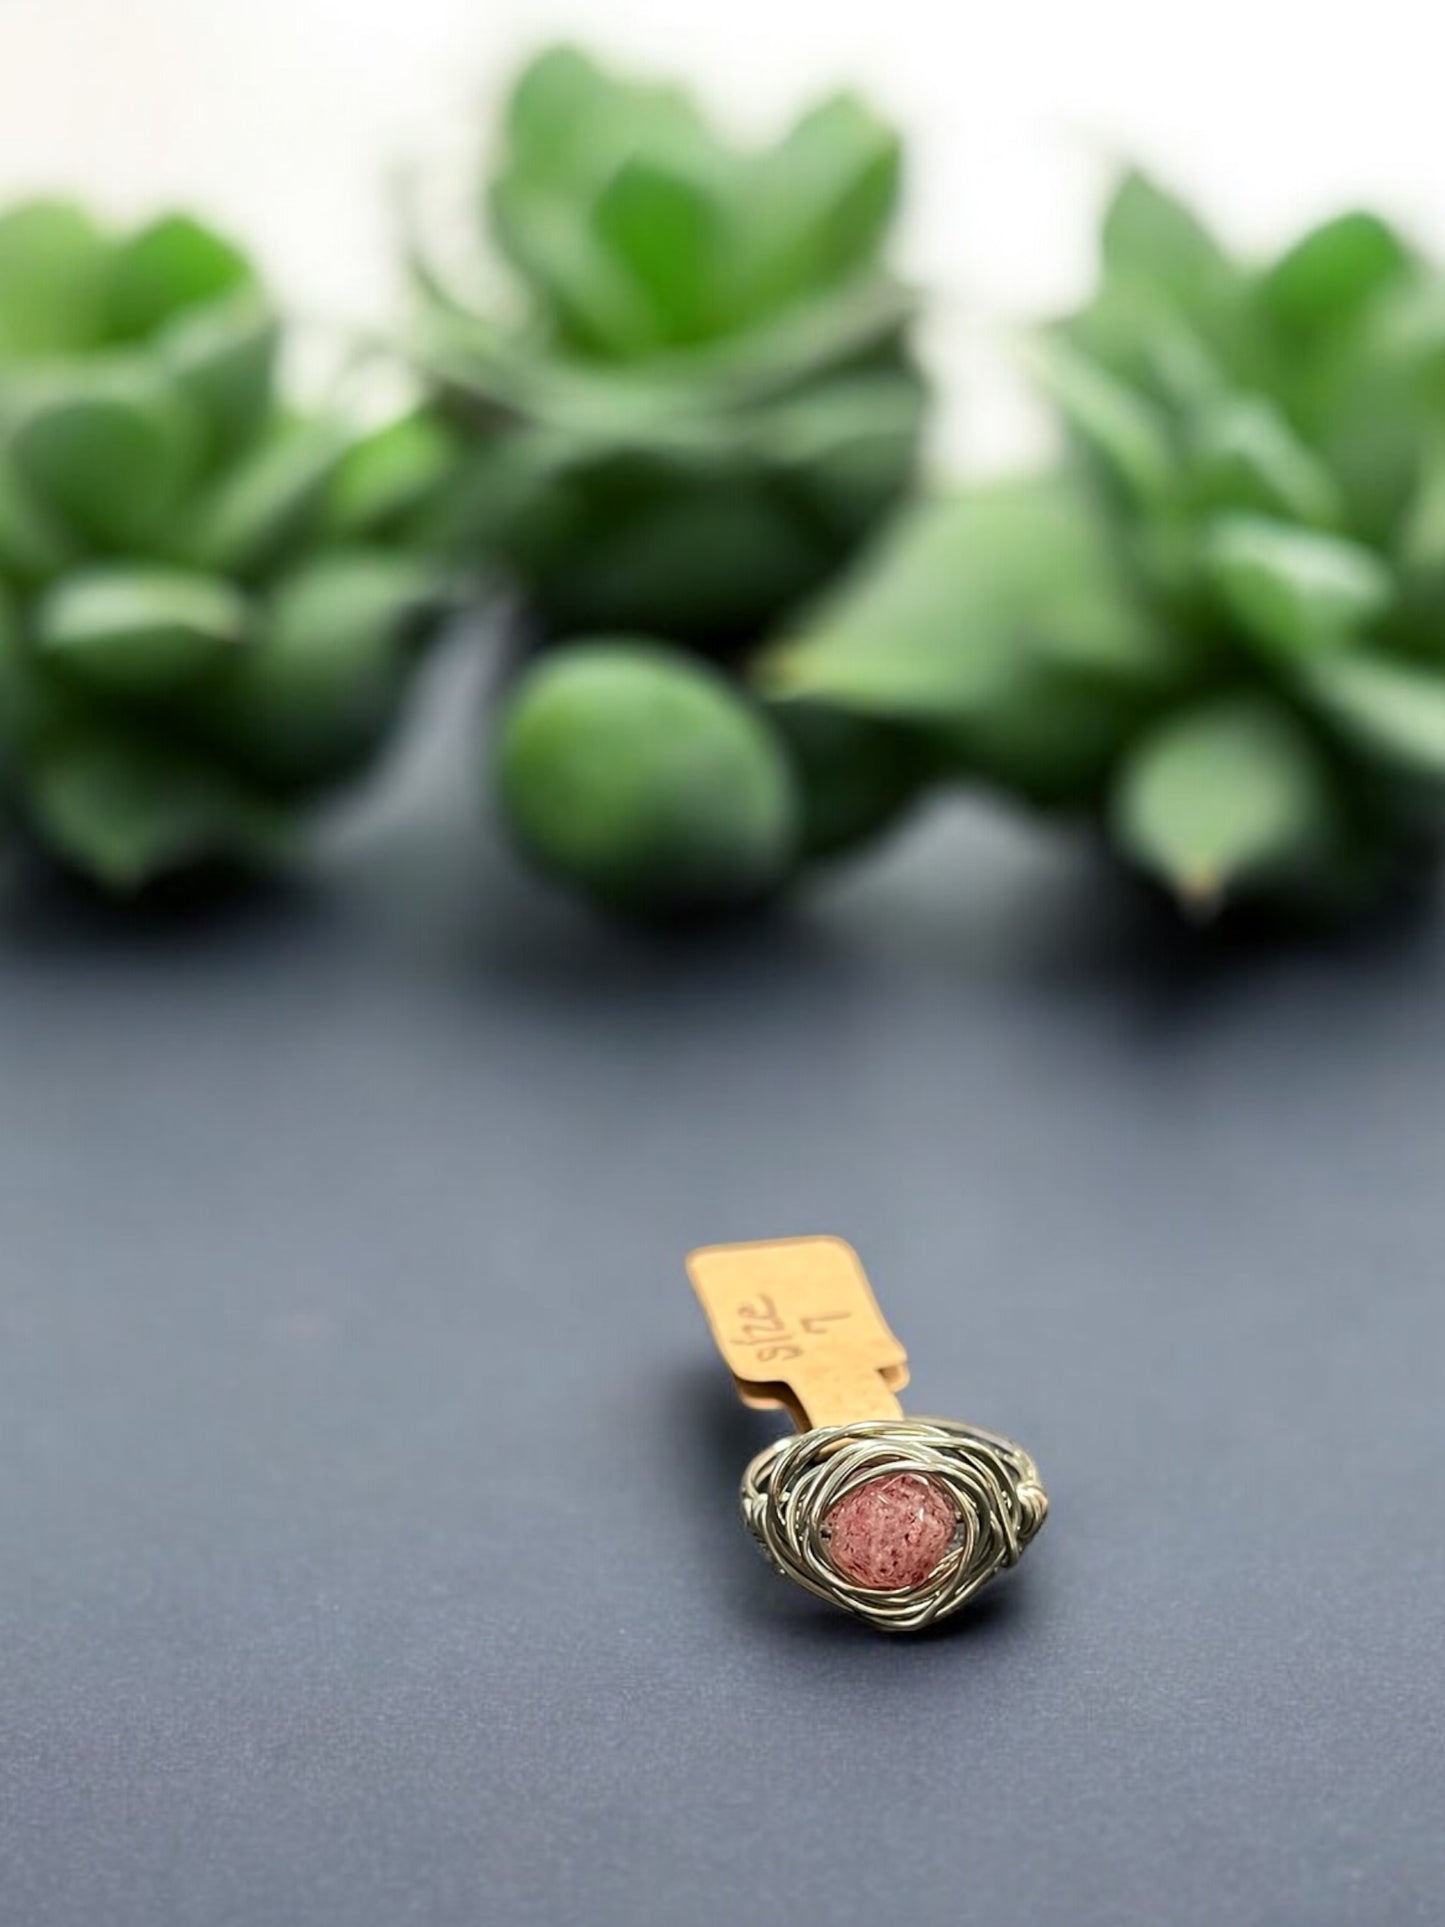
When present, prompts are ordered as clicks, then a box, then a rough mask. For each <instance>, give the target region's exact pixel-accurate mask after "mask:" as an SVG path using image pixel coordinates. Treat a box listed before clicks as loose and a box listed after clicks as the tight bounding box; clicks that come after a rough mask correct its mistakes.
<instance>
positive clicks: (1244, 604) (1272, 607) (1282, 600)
mask: <svg viewBox="0 0 1445 1927" xmlns="http://www.w3.org/2000/svg"><path fill="white" fill-rule="evenodd" d="M1202 544H1203V548H1202V553H1203V557H1204V564H1205V568H1206V571H1207V573H1208V576H1209V579H1210V581H1211V582H1212V583H1213V585H1214V587H1215V589H1216V590H1217V591H1218V593H1219V596H1220V598H1221V600H1222V602H1223V604H1224V606H1225V608H1226V609H1227V610H1228V611H1229V613H1230V614H1231V615H1232V616H1234V617H1235V618H1236V619H1237V620H1238V622H1239V624H1240V627H1241V633H1242V634H1244V635H1245V636H1247V637H1248V638H1249V640H1250V641H1251V642H1252V643H1256V644H1258V645H1259V646H1260V647H1261V648H1263V649H1264V650H1266V651H1268V652H1269V653H1270V654H1272V655H1278V656H1279V657H1281V658H1282V659H1284V660H1286V661H1289V660H1292V659H1299V658H1304V657H1309V656H1314V655H1317V654H1319V653H1320V652H1321V651H1323V650H1328V649H1337V648H1340V647H1342V646H1343V645H1345V644H1346V643H1350V642H1353V641H1355V640H1356V639H1357V638H1358V637H1359V636H1360V635H1361V634H1362V633H1363V632H1364V631H1365V630H1366V629H1367V628H1368V627H1369V626H1370V624H1371V623H1372V622H1374V621H1376V620H1377V619H1378V618H1379V617H1380V616H1382V615H1383V614H1384V612H1385V611H1386V610H1387V609H1388V608H1389V606H1390V603H1391V600H1392V597H1393V594H1394V585H1393V582H1392V580H1391V576H1390V571H1389V569H1388V568H1387V567H1386V565H1385V563H1384V562H1383V561H1382V560H1381V558H1380V557H1379V556H1377V555H1376V554H1374V552H1373V551H1372V550H1370V549H1368V548H1366V547H1364V545H1363V544H1362V543H1358V542H1350V541H1347V540H1345V538H1344V537H1342V536H1335V535H1321V534H1319V533H1318V532H1317V531H1315V530H1313V529H1301V528H1292V527H1290V526H1289V525H1288V524H1286V523H1283V522H1274V521H1269V520H1267V519H1266V518H1265V517H1263V516H1258V515H1228V516H1220V517H1218V518H1217V519H1215V520H1214V521H1212V522H1210V523H1208V524H1207V525H1206V527H1205V528H1204V530H1203V533H1202Z"/></svg>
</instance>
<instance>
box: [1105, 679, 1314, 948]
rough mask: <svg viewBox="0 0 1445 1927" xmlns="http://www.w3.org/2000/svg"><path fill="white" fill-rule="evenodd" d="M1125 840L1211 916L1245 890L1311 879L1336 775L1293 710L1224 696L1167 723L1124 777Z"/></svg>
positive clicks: (1118, 822)
mask: <svg viewBox="0 0 1445 1927" xmlns="http://www.w3.org/2000/svg"><path fill="white" fill-rule="evenodd" d="M1112 819H1113V826H1114V833H1115V835H1116V836H1117V837H1118V839H1119V841H1120V843H1121V844H1122V845H1123V847H1124V849H1125V850H1126V851H1127V852H1128V854H1129V855H1130V856H1131V857H1132V858H1133V860H1134V861H1135V862H1136V863H1138V864H1139V865H1140V866H1141V867H1142V868H1143V869H1145V870H1147V871H1149V872H1150V873H1151V874H1152V875H1154V876H1157V877H1158V878H1160V879H1161V880H1162V881H1163V882H1165V883H1166V884H1168V885H1169V887H1170V888H1171V889H1172V890H1173V891H1174V892H1175V894H1176V895H1177V896H1178V897H1180V898H1181V899H1182V900H1183V901H1184V902H1185V903H1187V904H1189V905H1190V906H1191V907H1192V908H1194V909H1196V910H1198V911H1200V912H1206V913H1207V912H1208V911H1211V910H1213V909H1215V908H1216V907H1217V906H1218V904H1219V903H1220V902H1221V900H1222V899H1223V898H1224V897H1225V896H1226V895H1228V894H1230V893H1232V892H1234V891H1235V890H1237V889H1239V888H1242V887H1247V886H1249V885H1252V884H1257V883H1262V882H1267V881H1272V880H1275V879H1278V878H1281V877H1285V876H1289V875H1292V874H1298V873H1302V872H1306V871H1308V870H1309V869H1311V868H1312V867H1313V866H1314V865H1315V864H1316V863H1317V862H1318V861H1319V860H1320V859H1321V858H1322V856H1323V854H1324V852H1325V851H1326V850H1327V848H1328V845H1329V842H1330V840H1331V837H1332V835H1333V830H1334V809H1333V804H1332V801H1331V797H1330V789H1329V778H1328V772H1327V770H1326V768H1325V766H1324V764H1323V763H1322V761H1321V759H1320V757H1319V754H1318V752H1317V751H1316V749H1315V748H1314V746H1313V744H1312V743H1311V742H1310V739H1309V737H1308V735H1307V734H1306V732H1305V731H1304V730H1303V729H1302V728H1301V726H1300V724H1299V723H1298V722H1297V721H1296V720H1295V718H1294V717H1293V716H1291V715H1290V713H1289V712H1288V710H1286V709H1284V708H1282V707H1281V706H1279V705H1278V704H1276V703H1273V702H1271V701H1269V700H1268V699H1266V698H1263V697H1255V696H1238V697H1226V698H1216V699H1213V700H1211V701H1209V702H1207V703H1204V704H1201V705H1199V706H1198V707H1196V708H1193V709H1187V710H1184V711H1183V712H1181V713H1178V714H1176V715H1173V716H1171V717H1170V718H1168V720H1167V721H1165V722H1162V723H1160V724H1158V725H1157V726H1156V727H1155V728H1154V730H1152V731H1151V732H1150V733H1149V734H1148V735H1146V736H1145V737H1144V739H1143V740H1142V742H1140V743H1139V745H1138V746H1137V748H1136V749H1135V750H1134V751H1133V753H1132V754H1131V755H1130V757H1129V759H1128V761H1127V762H1126V763H1125V765H1124V767H1123V769H1122V770H1121V771H1120V774H1119V777H1118V781H1117V784H1116V787H1115V793H1114V799H1113V807H1112Z"/></svg>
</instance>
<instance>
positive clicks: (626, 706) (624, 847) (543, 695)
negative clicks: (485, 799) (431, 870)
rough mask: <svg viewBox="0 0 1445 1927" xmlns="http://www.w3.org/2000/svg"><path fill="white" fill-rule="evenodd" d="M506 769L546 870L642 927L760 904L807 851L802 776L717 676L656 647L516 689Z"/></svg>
mask: <svg viewBox="0 0 1445 1927" xmlns="http://www.w3.org/2000/svg"><path fill="white" fill-rule="evenodd" d="M496 767H497V773H498V783H499V787H500V793H501V798H502V802H503V807H504V809H505V811H506V814H507V818H508V821H509V824H510V826H511V829H512V831H513V834H514V835H515V836H516V838H517V840H518V842H519V843H520V844H521V846H522V847H523V849H525V850H526V852H527V853H528V855H529V856H530V857H531V858H532V859H533V861H534V862H535V863H537V865H538V866H539V867H540V868H541V869H543V870H545V871H547V872H548V873H549V874H551V875H553V876H555V877H557V878H558V879H559V880H560V881H563V882H566V883H570V884H571V885H573V886H574V887H575V888H578V889H580V890H583V891H585V892H587V893H588V894H589V895H591V896H593V897H595V898H597V899H599V900H600V901H602V902H604V903H607V904H609V905H611V906H613V907H616V908H621V909H625V910H629V911H633V912H637V913H642V914H662V915H665V914H669V913H673V912H688V911H698V910H710V909H720V908H724V907H726V906H728V905H731V904H737V903H747V902H752V901H755V900H756V899H757V898H759V897H761V896H763V895H765V894H766V893H767V892H768V891H769V890H771V889H773V888H775V887H776V886H777V885H778V884H780V883H781V882H782V881H783V880H784V878H785V877H786V876H787V874H788V872H789V870H790V869H791V866H792V863H793V860H794V857H795V854H796V848H797V833H798V825H797V809H796V797H795V793H794V783H793V776H792V771H791V769H790V767H789V763H788V759H787V756H786V754H785V752H784V749H783V745H782V744H781V742H780V741H779V740H778V737H777V735H776V733H775V732H774V730H773V729H772V728H771V727H770V725H769V723H768V721H767V719H766V718H765V717H763V716H762V715H760V714H759V713H758V711H757V709H756V708H755V707H754V706H753V705H752V704H751V703H749V702H748V701H746V699H745V698H744V697H743V696H742V695H741V694H740V693H739V692H738V691H737V690H736V688H735V687H734V686H733V685H732V684H731V683H730V682H729V681H728V680H727V679H726V678H725V677H724V676H722V675H721V674H720V673H719V672H718V671H717V670H715V669H713V668H711V667H709V666H707V665H705V664H703V663H700V662H698V661H696V660H695V659H693V658H690V657H687V656H683V655H679V654H677V653H676V652H673V651H669V650H666V649H663V648H660V647H657V646H655V645H649V644H646V643H639V642H627V641H607V642H602V641H599V642H592V643H584V644H574V645H571V646H569V647H567V648H565V649H559V650H555V651H552V652H551V653H549V654H548V655H546V656H544V657H543V658H542V659H541V660H540V661H539V662H538V663H537V664H536V665H535V666H534V667H533V668H532V669H531V670H529V672H528V673H527V674H526V675H525V676H524V677H523V678H522V679H521V680H520V682H519V683H518V684H517V685H516V686H515V687H514V689H513V690H512V692H511V695H510V697H509V700H508V703H507V706H506V710H505V713H504V715H503V718H502V723H501V729H500V740H499V744H498V750H497V756H496Z"/></svg>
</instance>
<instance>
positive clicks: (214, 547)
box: [185, 421, 346, 576]
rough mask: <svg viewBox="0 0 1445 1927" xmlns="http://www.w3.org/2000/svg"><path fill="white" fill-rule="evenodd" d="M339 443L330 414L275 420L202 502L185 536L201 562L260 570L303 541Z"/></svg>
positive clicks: (241, 571)
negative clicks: (328, 418) (269, 430)
mask: <svg viewBox="0 0 1445 1927" xmlns="http://www.w3.org/2000/svg"><path fill="white" fill-rule="evenodd" d="M345 446H346V443H345V437H344V435H343V433H342V431H341V429H340V427H339V425H338V424H337V423H335V422H331V421H307V422H300V423H297V422H282V423H280V424H278V425H277V427H276V428H275V430H274V432H272V433H271V434H269V435H268V436H267V437H266V438H265V439H264V440H263V441H261V442H259V443H258V444H257V445H256V446H255V447H254V448H253V449H250V450H249V451H248V452H247V453H246V454H245V455H244V456H242V458H241V459H240V460H239V461H238V462H236V463H234V464H233V465H232V466H231V467H230V468H229V469H227V470H226V472H225V473H224V474H223V475H222V476H221V478H220V480H219V481H218V482H217V483H216V484H215V485H214V487H213V489H212V491H211V493H210V495H209V496H208V497H207V498H206V500H205V501H204V503H203V504H202V507H201V510H200V515H199V518H198V521H197V523H196V526H195V528H194V530H193V532H192V534H191V536H190V538H189V539H188V541H187V542H186V545H185V547H186V553H187V555H188V556H189V557H190V558H191V559H192V560H193V561H194V562H195V563H196V564H197V565H198V566H199V567H201V568H204V569H211V570H214V571H216V572H217V573H232V574H235V575H240V576H253V575H257V574H263V573H264V572H265V571H267V570H268V569H271V568H273V567H275V566H276V565H277V564H278V563H279V562H280V561H282V560H283V559H284V557H285V555H286V552H287V551H288V550H289V549H290V548H291V547H293V546H294V545H295V544H296V543H298V542H301V541H304V540H305V538H306V536H307V534H308V533H309V530H310V527H311V524H312V521H313V518H315V517H317V516H319V514H320V511H321V507H322V504H323V502H324V500H325V498H326V493H327V489H328V487H329V485H330V483H331V480H332V477H333V476H334V474H335V472H336V467H337V464H338V462H339V461H340V459H341V455H342V452H343V450H344V448H345Z"/></svg>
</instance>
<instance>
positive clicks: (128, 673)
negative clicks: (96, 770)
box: [34, 566, 246, 695]
mask: <svg viewBox="0 0 1445 1927" xmlns="http://www.w3.org/2000/svg"><path fill="white" fill-rule="evenodd" d="M245 632H246V604H245V601H244V599H243V598H242V597H241V596H239V595H238V594H237V593H236V591H235V590H234V589H232V588H231V587H230V586H229V585H228V584H227V583H224V582H218V581H216V580H214V579H213V578H211V577H208V576H197V575H186V574H182V573H181V572H179V571H177V570H167V569H148V568H138V567H133V566H132V567H122V568H108V569H91V570H87V571H85V572H84V573H80V574H76V575H70V576H67V577H65V578H64V579H63V580H62V581H61V582H59V583H58V584H57V585H56V586H55V588H53V589H52V590H51V591H50V593H49V594H48V595H47V596H45V597H44V598H43V599H42V601H41V602H40V604H39V607H38V608H37V609H36V612H35V617H34V638H35V648H36V650H37V652H38V654H39V655H40V657H41V658H42V659H43V660H48V661H49V662H50V663H51V664H53V665H54V666H55V667H57V668H62V667H63V668H64V669H66V670H68V671H69V672H71V673H72V674H74V675H75V676H77V677H79V678H83V679H84V681H85V682H86V683H87V684H89V685H90V686H92V687H94V688H97V689H111V690H116V691H119V692H121V693H124V694H127V695H156V694H159V693H162V692H164V691H168V690H171V689H174V688H176V687H177V686H178V685H183V684H185V683H187V682H190V681H193V680H194V679H195V678H196V677H198V676H200V675H202V674H203V673H204V672H205V671H206V670H207V669H209V668H211V667H212V666H213V665H214V664H215V663H217V662H218V661H220V660H221V659H222V658H224V657H225V656H227V655H229V654H230V653H231V652H232V651H233V650H234V649H236V648H237V647H238V645H239V644H240V642H241V640H242V638H243V637H244V635H245Z"/></svg>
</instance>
